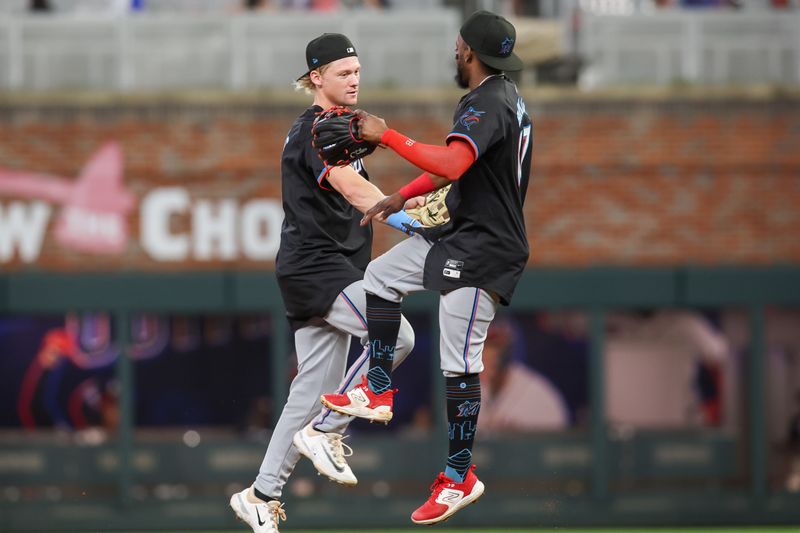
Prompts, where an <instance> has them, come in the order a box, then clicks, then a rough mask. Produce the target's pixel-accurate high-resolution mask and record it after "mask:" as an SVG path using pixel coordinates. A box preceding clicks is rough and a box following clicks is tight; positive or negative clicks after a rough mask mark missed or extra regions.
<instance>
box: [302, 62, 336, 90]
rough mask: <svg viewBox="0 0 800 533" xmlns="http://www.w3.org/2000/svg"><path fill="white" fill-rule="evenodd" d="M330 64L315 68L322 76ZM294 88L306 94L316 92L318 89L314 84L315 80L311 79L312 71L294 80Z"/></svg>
mask: <svg viewBox="0 0 800 533" xmlns="http://www.w3.org/2000/svg"><path fill="white" fill-rule="evenodd" d="M329 66H330V63H329V64H327V65H322V66H321V67H319V68H317V69H314V70H316V71H317V73H319V75H320V76H322V75H323V74H324V73H325V71H326V70H328V67H329ZM294 90H295V91H303V92H304V93H306V94H314V91H316V90H317V86H316V85H314V82H313V81H311V72H309V73H308V74H306V75H305V76H303V77H302V78H300V79H299V80H297V81H296V82H294Z"/></svg>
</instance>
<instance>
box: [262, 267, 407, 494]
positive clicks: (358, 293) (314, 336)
mask: <svg viewBox="0 0 800 533" xmlns="http://www.w3.org/2000/svg"><path fill="white" fill-rule="evenodd" d="M366 309H367V303H366V296H365V293H364V286H363V281H357V282H355V283H352V284H350V285H349V286H348V287H347V288H345V289H344V290H343V291H342V292H341V293H339V296H338V297H337V298H336V301H335V302H334V303H333V305H332V306H331V308H330V309H329V310H328V313H327V314H326V315H325V316H324V317H323V318H324V323H320V324H319V325H309V326H305V327H302V328H300V329H298V330H297V331H295V334H294V341H295V350H296V351H297V376H295V378H294V380H293V381H292V384H291V386H290V387H289V397H288V398H287V400H286V405H285V406H284V407H283V411H282V412H281V416H280V418H279V419H278V423H277V424H276V425H275V430H274V431H273V433H272V438H270V441H269V446H268V447H267V453H266V454H265V455H264V460H263V461H262V463H261V468H260V469H259V472H258V477H257V478H256V481H255V483H254V485H255V487H256V488H257V489H258V490H259V491H260V492H262V493H264V494H266V495H267V496H269V497H270V498H275V499H280V497H281V493H282V491H283V486H284V484H285V483H286V480H288V479H289V476H290V475H291V474H292V471H294V467H295V465H296V464H297V461H298V460H299V459H300V453H299V452H298V451H297V450H296V449H295V447H294V445H293V444H292V437H293V436H294V434H295V433H296V432H297V431H299V430H300V429H302V428H303V427H305V425H306V424H308V423H309V422H311V421H312V420H314V419H315V418H316V420H314V428H316V429H317V430H319V431H323V432H326V433H331V432H334V433H339V434H342V433H344V431H345V429H346V428H347V425H348V424H349V423H350V422H351V421H352V420H353V417H350V416H345V415H341V414H338V413H334V412H332V411H330V410H329V409H322V410H320V401H319V397H320V395H322V394H326V393H329V392H331V391H333V390H336V391H337V392H340V393H341V392H345V391H347V390H349V389H351V388H353V386H354V385H356V384H358V383H360V382H361V376H362V375H364V374H365V373H366V372H367V370H369V351H368V349H367V348H366V346H367V340H368V335H367V323H366V319H365V317H366ZM351 336H355V337H358V338H359V339H360V340H361V344H362V345H364V346H365V349H364V351H362V353H361V355H360V356H359V357H358V359H357V360H356V361H355V362H354V363H353V364H352V365H351V366H350V368H349V369H347V372H345V368H346V366H347V354H348V352H349V351H350V338H351ZM413 347H414V330H413V329H411V324H409V323H408V321H407V320H406V319H405V317H402V319H401V323H400V332H399V334H398V337H397V347H396V348H395V357H394V366H395V367H396V366H397V365H399V364H400V363H402V362H403V360H404V359H405V358H406V356H407V355H408V354H409V352H410V351H411V349H412V348H413Z"/></svg>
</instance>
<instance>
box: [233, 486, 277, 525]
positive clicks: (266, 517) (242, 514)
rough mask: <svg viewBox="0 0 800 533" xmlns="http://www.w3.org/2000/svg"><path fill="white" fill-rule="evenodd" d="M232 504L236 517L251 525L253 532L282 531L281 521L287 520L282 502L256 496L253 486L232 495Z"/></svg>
mask: <svg viewBox="0 0 800 533" xmlns="http://www.w3.org/2000/svg"><path fill="white" fill-rule="evenodd" d="M230 506H231V509H233V512H234V513H236V518H238V519H239V520H241V521H242V522H244V523H246V524H247V525H248V526H250V527H251V528H252V529H253V533H280V531H279V530H278V525H279V522H280V521H281V520H286V512H285V511H284V510H283V504H282V503H281V502H278V501H270V502H265V501H263V500H260V499H258V498H256V496H255V495H254V494H253V488H252V487H248V488H246V489H244V490H243V491H241V492H237V493H236V494H234V495H233V496H231V500H230Z"/></svg>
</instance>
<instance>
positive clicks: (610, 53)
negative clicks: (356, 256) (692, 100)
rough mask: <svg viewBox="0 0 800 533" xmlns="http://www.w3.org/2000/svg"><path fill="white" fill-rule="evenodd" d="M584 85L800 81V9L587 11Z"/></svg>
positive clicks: (582, 38) (583, 42) (582, 36)
mask: <svg viewBox="0 0 800 533" xmlns="http://www.w3.org/2000/svg"><path fill="white" fill-rule="evenodd" d="M579 35H580V41H579V43H580V44H579V47H578V52H579V54H580V55H581V56H582V57H583V59H584V60H585V61H586V66H585V67H584V69H583V70H582V72H581V78H580V83H581V85H582V86H583V87H586V88H593V87H602V86H609V85H620V84H657V85H664V84H670V83H689V84H698V85H721V84H752V83H771V84H778V85H797V84H800V14H797V12H768V11H763V12H752V11H751V12H741V13H739V12H714V11H710V12H706V11H702V10H691V11H689V10H686V11H677V10H676V11H667V12H655V13H652V14H639V15H632V16H596V15H589V14H584V17H583V24H582V28H581V30H580V34H579Z"/></svg>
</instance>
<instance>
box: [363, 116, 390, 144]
mask: <svg viewBox="0 0 800 533" xmlns="http://www.w3.org/2000/svg"><path fill="white" fill-rule="evenodd" d="M355 113H356V115H358V124H357V127H358V136H359V137H360V138H362V139H364V140H365V141H367V142H371V143H372V144H380V142H381V136H382V135H383V132H384V131H386V130H387V129H389V128H388V126H386V121H385V120H383V119H382V118H381V117H379V116H376V115H370V114H369V113H367V112H366V111H364V110H363V109H356V111H355Z"/></svg>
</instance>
